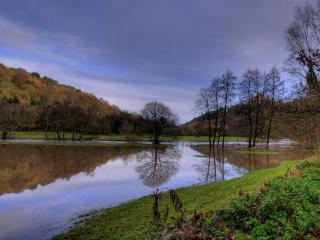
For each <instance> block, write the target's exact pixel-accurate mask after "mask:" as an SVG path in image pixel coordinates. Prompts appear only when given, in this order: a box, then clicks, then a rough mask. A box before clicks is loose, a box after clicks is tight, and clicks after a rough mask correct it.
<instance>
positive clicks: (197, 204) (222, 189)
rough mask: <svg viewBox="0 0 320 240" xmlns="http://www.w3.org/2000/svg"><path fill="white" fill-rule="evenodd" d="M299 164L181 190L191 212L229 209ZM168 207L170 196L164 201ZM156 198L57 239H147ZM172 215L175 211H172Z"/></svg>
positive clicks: (94, 219) (118, 210)
mask: <svg viewBox="0 0 320 240" xmlns="http://www.w3.org/2000/svg"><path fill="white" fill-rule="evenodd" d="M297 162H298V161H291V162H283V163H282V164H281V165H280V166H278V167H276V168H270V169H263V170H257V171H255V172H252V173H249V174H246V175H244V176H242V177H239V178H235V179H232V180H227V181H223V182H220V183H216V184H208V185H201V186H191V187H185V188H180V189H177V190H176V192H177V193H178V195H179V197H180V198H181V200H182V201H183V203H184V208H185V209H186V210H187V211H188V212H190V213H191V212H193V211H194V210H195V209H197V210H199V211H200V212H202V213H206V212H208V211H211V210H215V209H221V208H226V207H227V206H228V205H229V202H230V200H232V199H234V198H236V197H237V196H238V193H239V190H244V191H246V192H249V193H255V192H257V191H258V190H259V188H260V187H261V186H262V185H263V184H264V183H265V182H266V181H268V180H271V179H273V178H276V177H279V176H283V175H284V174H285V173H286V172H287V170H288V168H292V167H294V166H295V165H296V164H297ZM161 204H162V207H164V206H166V205H168V206H170V203H169V197H168V193H165V194H164V196H163V198H162V200H161ZM151 209H152V196H147V197H143V198H140V199H137V200H134V201H131V202H129V203H125V204H122V205H120V206H117V207H114V208H109V209H105V210H103V211H102V212H101V213H100V214H98V215H95V216H93V217H92V219H90V220H88V221H86V222H85V224H80V225H79V226H77V227H75V228H73V229H71V230H70V231H68V232H67V233H63V234H61V235H59V236H56V237H55V238H54V239H86V240H89V239H143V233H144V230H145V229H146V227H145V226H146V223H147V222H150V221H151ZM170 211H171V212H172V209H170Z"/></svg>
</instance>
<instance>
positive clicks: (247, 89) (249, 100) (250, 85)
mask: <svg viewBox="0 0 320 240" xmlns="http://www.w3.org/2000/svg"><path fill="white" fill-rule="evenodd" d="M259 78H260V73H259V71H258V70H250V69H249V70H247V72H246V73H245V74H244V75H243V79H242V81H241V82H240V87H239V89H240V97H241V98H242V101H243V103H244V104H246V105H247V112H246V115H247V119H248V130H247V131H248V133H247V134H248V147H252V146H253V138H254V129H255V128H254V126H255V119H254V108H255V106H254V102H255V101H254V99H255V97H256V96H255V93H256V91H257V82H258V81H259Z"/></svg>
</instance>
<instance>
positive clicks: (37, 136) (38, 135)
mask: <svg viewBox="0 0 320 240" xmlns="http://www.w3.org/2000/svg"><path fill="white" fill-rule="evenodd" d="M8 139H19V140H56V139H57V135H56V133H54V132H49V133H47V134H46V133H45V132H9V134H8ZM64 139H65V140H72V133H65V134H64ZM82 139H90V140H97V141H128V136H125V135H96V136H89V135H88V136H83V138H82ZM136 140H138V141H151V137H150V136H147V135H143V136H137V138H136ZM161 141H164V142H171V141H186V142H207V141H208V137H207V136H176V137H172V136H163V137H161ZM245 141H247V138H246V137H226V138H225V142H245Z"/></svg>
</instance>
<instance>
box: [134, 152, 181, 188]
mask: <svg viewBox="0 0 320 240" xmlns="http://www.w3.org/2000/svg"><path fill="white" fill-rule="evenodd" d="M180 158H181V152H180V151H179V150H178V148H177V147H172V146H170V147H154V148H153V149H152V150H150V151H145V152H143V153H141V154H139V156H138V159H139V161H142V164H141V165H139V166H137V167H136V171H137V173H138V174H139V178H140V179H141V180H142V182H143V184H145V185H146V186H149V187H153V188H155V187H158V186H160V185H162V184H164V183H166V182H168V180H169V178H170V177H171V176H173V175H175V174H176V173H177V171H178V166H179V164H178V163H179V160H180Z"/></svg>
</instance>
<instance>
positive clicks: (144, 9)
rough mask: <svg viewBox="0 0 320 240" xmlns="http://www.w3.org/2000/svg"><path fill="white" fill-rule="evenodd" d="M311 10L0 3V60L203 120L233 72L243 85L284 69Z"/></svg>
mask: <svg viewBox="0 0 320 240" xmlns="http://www.w3.org/2000/svg"><path fill="white" fill-rule="evenodd" d="M305 2H306V1H303V0H268V1H262V0H197V1H195V0H161V1H159V0H157V1H156V0H0V33H1V34H0V62H1V63H3V64H5V65H7V66H10V67H21V68H24V69H26V70H28V71H36V72H39V73H40V74H41V75H46V76H49V77H51V78H54V79H56V80H58V81H59V82H60V83H64V84H68V85H72V86H74V87H77V88H80V89H81V90H83V91H87V92H90V93H93V94H95V95H96V96H98V97H102V98H104V99H105V100H107V101H108V102H109V103H111V104H115V105H118V106H119V107H120V108H121V109H122V110H127V111H134V112H139V111H140V109H141V108H143V106H144V104H145V103H146V102H149V101H154V100H157V101H161V102H163V103H165V104H167V105H168V106H169V107H170V108H171V109H172V110H173V111H174V112H176V113H177V114H178V115H179V117H180V122H181V123H183V122H186V121H189V120H191V119H192V118H193V117H195V116H196V115H198V112H197V111H196V109H195V107H194V102H195V100H196V98H197V94H198V92H199V89H201V88H202V87H207V86H209V85H210V82H211V80H212V79H213V78H214V77H218V76H220V75H222V74H223V73H224V72H225V71H226V70H227V69H230V70H231V71H233V72H234V74H235V75H236V76H237V77H238V78H239V79H241V77H242V75H243V73H244V72H245V71H246V70H247V69H248V68H254V69H255V68H257V69H259V70H260V71H262V72H263V71H269V70H270V69H271V68H272V67H273V66H274V65H276V66H277V67H278V68H280V69H282V68H283V66H284V64H285V59H286V57H287V51H286V42H285V30H286V28H287V27H288V26H289V24H290V22H292V20H293V16H294V10H295V7H296V6H298V5H301V4H304V3H305ZM309 2H311V3H312V2H315V0H314V1H309ZM283 77H284V78H290V77H289V76H288V75H287V74H285V73H283ZM289 80H291V79H289Z"/></svg>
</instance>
